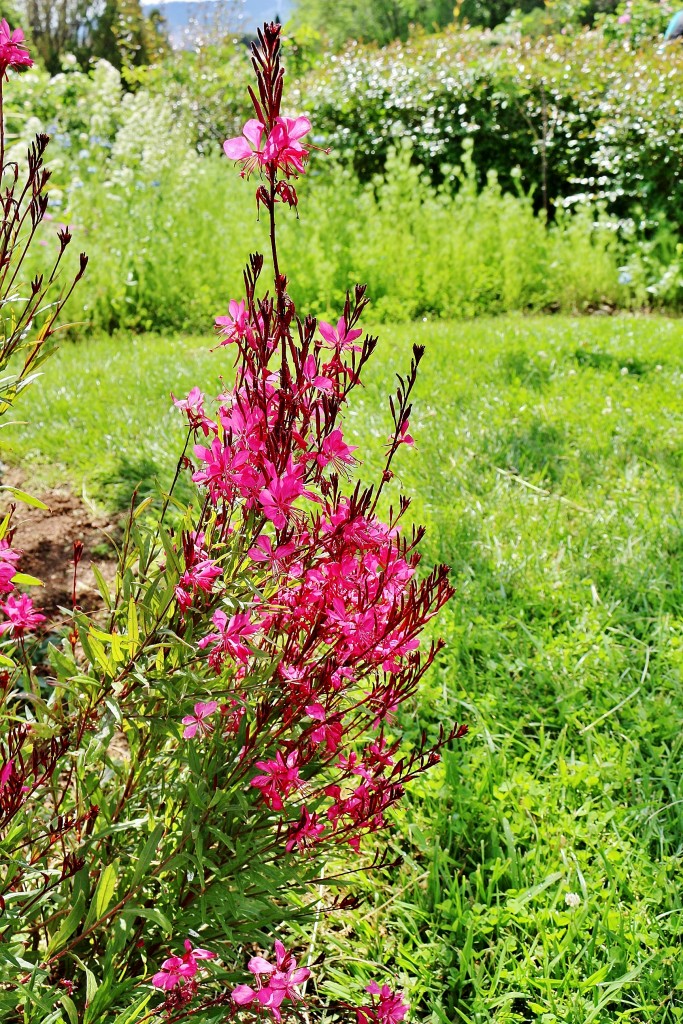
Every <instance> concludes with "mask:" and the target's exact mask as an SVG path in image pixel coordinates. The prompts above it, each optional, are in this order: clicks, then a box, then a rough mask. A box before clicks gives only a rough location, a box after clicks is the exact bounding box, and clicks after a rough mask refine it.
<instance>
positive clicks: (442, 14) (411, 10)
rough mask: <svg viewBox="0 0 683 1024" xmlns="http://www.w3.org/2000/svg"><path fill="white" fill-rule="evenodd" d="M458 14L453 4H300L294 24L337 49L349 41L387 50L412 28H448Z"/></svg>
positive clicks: (444, 0) (352, 0) (426, 0)
mask: <svg viewBox="0 0 683 1024" xmlns="http://www.w3.org/2000/svg"><path fill="white" fill-rule="evenodd" d="M455 10H456V9H455V7H454V4H453V0H336V2H335V3H334V4H330V3H328V0H296V6H295V9H294V15H293V21H294V24H295V26H296V25H298V26H304V25H305V26H307V27H309V28H312V29H315V30H316V31H318V32H320V33H321V34H322V35H325V36H328V37H329V38H330V40H331V42H332V43H333V44H334V45H335V46H343V44H344V43H345V42H346V41H347V40H349V39H360V40H362V41H363V42H376V43H379V44H380V46H384V45H385V44H387V43H390V42H391V41H392V40H393V39H405V38H406V36H407V35H408V30H409V28H410V26H411V25H421V26H422V27H423V28H425V29H426V30H427V31H438V30H439V29H442V28H444V27H445V26H446V25H448V24H449V22H451V21H453V19H454V17H455Z"/></svg>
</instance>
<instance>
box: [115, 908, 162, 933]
mask: <svg viewBox="0 0 683 1024" xmlns="http://www.w3.org/2000/svg"><path fill="white" fill-rule="evenodd" d="M126 913H127V914H135V915H137V917H144V918H145V920H147V921H153V922H154V923H155V924H158V925H159V927H160V928H161V929H162V931H164V932H165V933H166V935H173V925H172V924H171V922H170V921H169V919H168V918H167V917H166V915H165V914H162V913H161V911H160V910H158V909H157V908H156V907H126Z"/></svg>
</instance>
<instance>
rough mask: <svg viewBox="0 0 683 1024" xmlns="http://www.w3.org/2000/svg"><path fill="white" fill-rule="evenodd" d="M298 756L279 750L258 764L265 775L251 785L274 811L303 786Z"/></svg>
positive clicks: (255, 779) (280, 807)
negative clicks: (286, 755) (272, 758)
mask: <svg viewBox="0 0 683 1024" xmlns="http://www.w3.org/2000/svg"><path fill="white" fill-rule="evenodd" d="M298 756H299V755H298V751H296V750H293V751H292V753H291V754H289V755H288V757H287V760H285V759H284V758H283V756H282V754H281V753H280V751H279V750H278V752H277V754H276V755H275V759H274V760H271V761H257V762H256V767H257V768H260V769H261V770H262V771H263V773H264V774H263V775H256V776H254V778H253V779H252V780H251V785H252V786H256V788H257V789H260V790H261V796H262V797H263V799H264V801H265V803H266V804H267V805H268V807H270V809H271V810H272V811H281V810H282V808H283V807H284V801H285V800H286V799H287V797H288V796H289V794H290V793H291V792H293V790H295V789H298V788H299V786H300V785H301V779H300V777H299V769H298V768H297V767H296V762H297V760H298ZM250 970H251V968H250Z"/></svg>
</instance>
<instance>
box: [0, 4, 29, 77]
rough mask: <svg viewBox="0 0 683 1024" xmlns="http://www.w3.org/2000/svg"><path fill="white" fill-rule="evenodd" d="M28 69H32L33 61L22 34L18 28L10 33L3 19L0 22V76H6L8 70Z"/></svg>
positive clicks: (10, 30)
mask: <svg viewBox="0 0 683 1024" xmlns="http://www.w3.org/2000/svg"><path fill="white" fill-rule="evenodd" d="M30 67H33V61H32V60H31V58H30V56H29V54H28V50H27V49H26V44H25V43H24V33H23V32H22V30H21V29H20V28H15V29H14V31H12V29H11V28H10V27H9V25H8V24H7V20H6V19H5V18H3V19H2V21H1V22H0V75H5V76H6V75H7V72H8V70H9V69H10V68H12V69H13V70H14V71H22V70H24V69H25V68H30Z"/></svg>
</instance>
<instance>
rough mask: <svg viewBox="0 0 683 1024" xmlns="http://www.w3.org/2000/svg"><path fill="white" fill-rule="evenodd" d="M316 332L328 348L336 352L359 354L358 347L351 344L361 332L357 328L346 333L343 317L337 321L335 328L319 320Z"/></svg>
mask: <svg viewBox="0 0 683 1024" xmlns="http://www.w3.org/2000/svg"><path fill="white" fill-rule="evenodd" d="M318 330H319V331H320V333H321V334H322V336H323V338H324V339H325V341H326V342H327V344H328V345H329V346H330V348H335V349H337V351H338V352H360V345H354V344H353V343H354V341H355V340H356V338H360V336H361V334H362V333H363V332H362V331H361V330H359V329H358V328H357V327H356V328H354V329H353V330H352V331H347V329H346V321H345V320H344V317H343V316H342V317H340V318H339V320H338V321H337V326H336V328H335V327H333V326H332V324H328V323H327V321H326V320H321V321H320V323H319V324H318Z"/></svg>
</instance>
